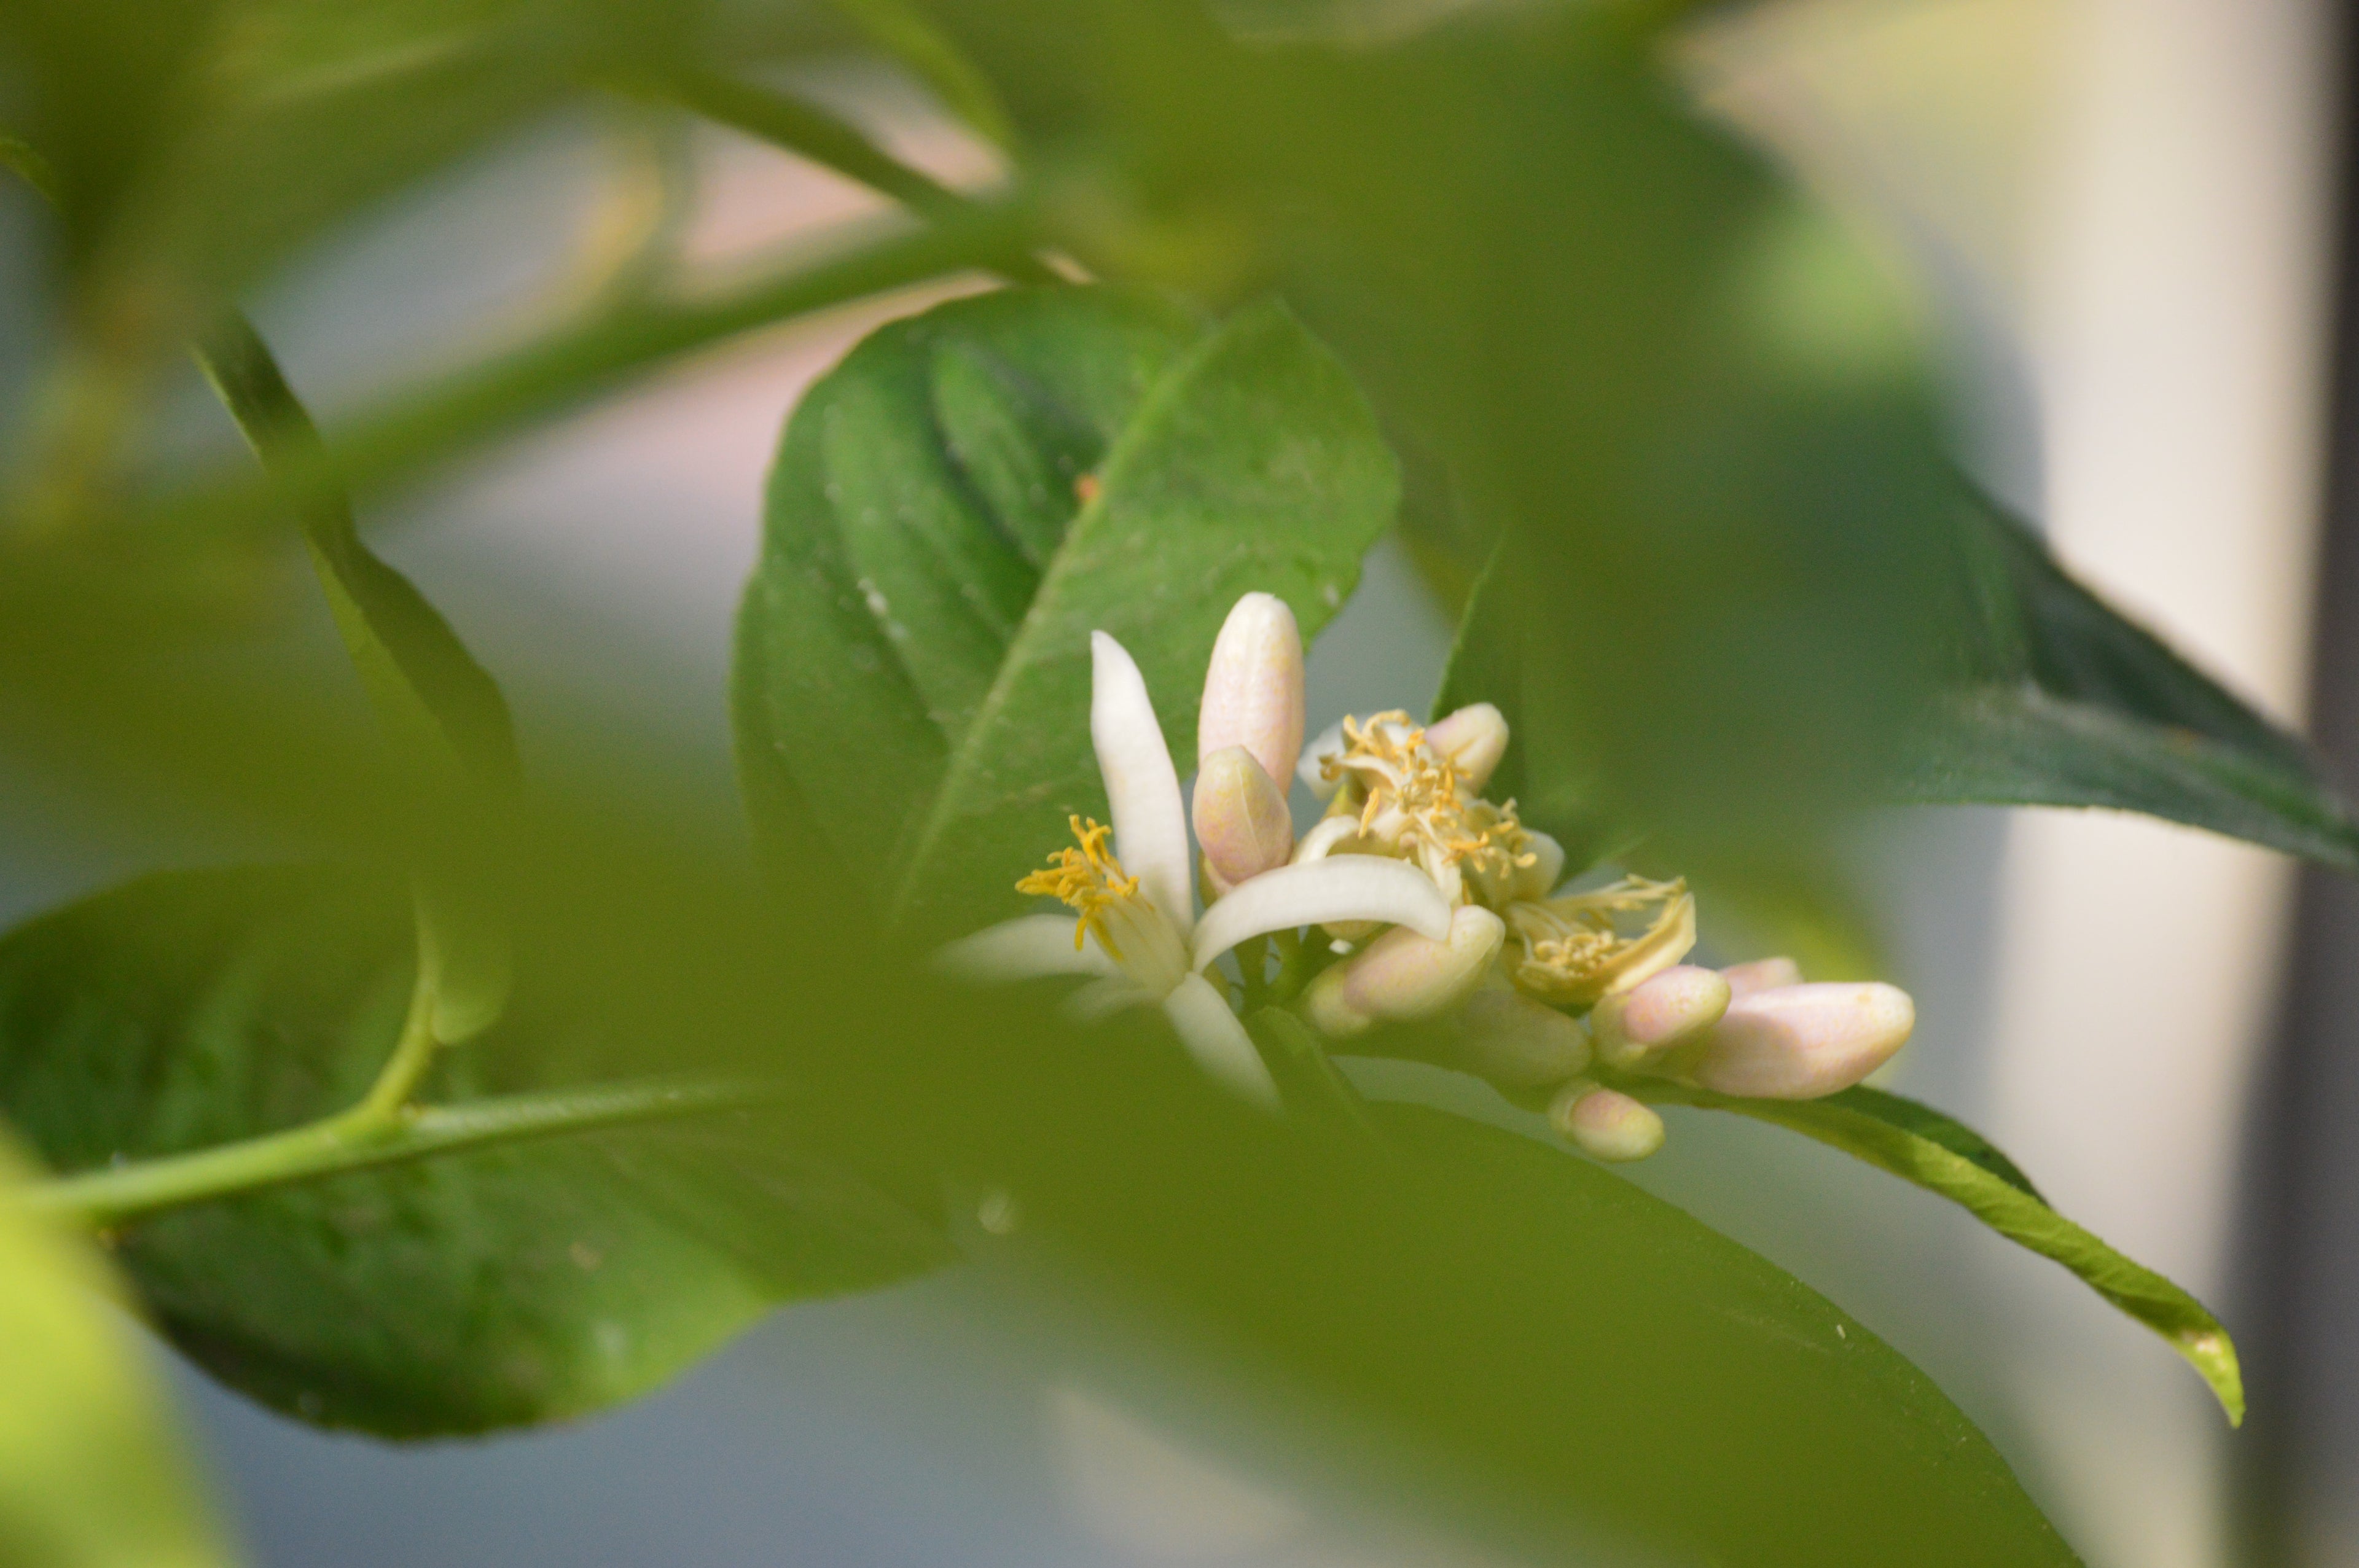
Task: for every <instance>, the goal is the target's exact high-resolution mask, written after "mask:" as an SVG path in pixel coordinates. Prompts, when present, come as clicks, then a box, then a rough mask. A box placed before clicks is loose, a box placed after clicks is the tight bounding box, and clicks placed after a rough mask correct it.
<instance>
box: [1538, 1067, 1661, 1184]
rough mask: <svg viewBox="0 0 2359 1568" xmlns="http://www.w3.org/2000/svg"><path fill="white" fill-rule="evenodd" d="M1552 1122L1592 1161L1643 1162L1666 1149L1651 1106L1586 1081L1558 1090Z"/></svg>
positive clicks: (1658, 1123)
mask: <svg viewBox="0 0 2359 1568" xmlns="http://www.w3.org/2000/svg"><path fill="white" fill-rule="evenodd" d="M1549 1123H1550V1125H1552V1126H1554V1127H1555V1129H1556V1130H1558V1131H1559V1132H1561V1133H1563V1134H1564V1135H1565V1136H1566V1137H1567V1138H1570V1139H1571V1140H1572V1142H1573V1147H1575V1148H1577V1149H1579V1150H1580V1151H1581V1152H1582V1153H1584V1154H1586V1155H1588V1156H1589V1157H1590V1158H1591V1159H1593V1160H1610V1161H1614V1162H1617V1163H1619V1162H1625V1161H1630V1160H1643V1159H1645V1158H1646V1157H1647V1155H1649V1154H1652V1153H1653V1152H1655V1151H1656V1150H1658V1149H1660V1148H1661V1147H1662V1146H1663V1119H1662V1118H1661V1117H1659V1116H1658V1115H1656V1114H1655V1112H1654V1109H1653V1108H1652V1107H1650V1106H1646V1105H1642V1104H1640V1103H1639V1102H1638V1101H1636V1100H1635V1099H1632V1098H1630V1097H1629V1096H1628V1095H1625V1094H1623V1093H1621V1092H1620V1091H1619V1090H1616V1089H1608V1088H1601V1087H1598V1086H1597V1085H1595V1084H1593V1083H1591V1082H1589V1081H1588V1080H1587V1079H1585V1078H1575V1079H1574V1080H1573V1081H1572V1082H1571V1083H1569V1084H1567V1085H1565V1086H1564V1087H1563V1088H1562V1089H1560V1091H1558V1094H1557V1097H1556V1098H1555V1100H1554V1101H1553V1102H1551V1103H1550V1104H1549Z"/></svg>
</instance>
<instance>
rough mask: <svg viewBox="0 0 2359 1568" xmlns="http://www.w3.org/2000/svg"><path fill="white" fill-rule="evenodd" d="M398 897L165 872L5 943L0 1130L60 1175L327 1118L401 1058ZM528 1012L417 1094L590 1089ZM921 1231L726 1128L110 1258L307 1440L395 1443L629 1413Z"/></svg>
mask: <svg viewBox="0 0 2359 1568" xmlns="http://www.w3.org/2000/svg"><path fill="white" fill-rule="evenodd" d="M412 963H413V957H412V948H411V940H410V930H409V921H408V908H407V902H406V900H405V899H404V898H403V897H402V896H401V895H400V893H399V892H398V890H397V889H396V888H394V887H390V886H386V885H383V884H380V883H376V882H371V881H355V880H354V879H353V877H351V876H349V875H347V874H344V873H340V872H332V871H317V870H287V869H280V870H245V871H203V872H182V873H173V874H167V875H162V876H157V877H151V878H148V879H146V880H143V881H137V882H135V883H132V884H130V885H128V886H126V887H125V888H122V889H120V890H117V891H115V892H110V893H105V894H102V895H100V896H98V897H96V898H93V899H91V900H89V901H87V902H85V903H81V904H77V905H74V906H72V907H71V908H70V909H68V910H65V911H63V912H60V913H59V914H51V915H49V916H46V917H44V918H42V919H40V920H37V921H35V922H33V923H32V924H30V925H26V926H24V927H21V928H19V929H18V930H17V931H16V932H15V933H14V934H12V935H9V936H8V937H7V938H5V941H0V1104H5V1108H6V1110H7V1112H8V1114H9V1115H10V1117H11V1118H12V1119H14V1120H15V1121H16V1124H17V1125H18V1126H20V1127H21V1128H22V1129H23V1130H25V1132H26V1133H27V1135H28V1136H29V1137H30V1138H31V1139H32V1140H33V1141H34V1142H35V1144H36V1145H37V1146H38V1148H39V1149H40V1150H41V1152H43V1154H44V1155H45V1156H46V1158H47V1159H48V1161H49V1163H50V1164H51V1165H52V1166H54V1167H56V1168H58V1169H60V1170H63V1171H69V1172H71V1171H75V1170H81V1169H86V1168H92V1167H97V1166H103V1165H105V1164H106V1163H108V1162H111V1161H114V1160H116V1159H118V1158H129V1159H137V1158H140V1157H143V1156H149V1155H158V1154H167V1153H174V1152H181V1151H185V1150H190V1149H198V1148H203V1147H207V1146H211V1145H213V1144H218V1143H223V1142H226V1141H231V1140H234V1139H237V1138H241V1137H245V1136H250V1135H253V1134H255V1133H260V1132H265V1131H270V1130H277V1129H280V1128H285V1127H291V1126H295V1125H299V1124H300V1123H303V1122H306V1121H310V1120H312V1119H317V1118H319V1117H321V1116H325V1115H328V1114H330V1113H332V1112H334V1111H338V1110H341V1109H343V1108H345V1107H347V1106H349V1105H351V1104H352V1103H353V1102H354V1101H355V1100H357V1099H358V1098H360V1096H361V1095H362V1094H363V1092H364V1091H365V1090H366V1088H367V1087H368V1086H369V1083H370V1081H371V1080H372V1078H373V1076H375V1072H376V1069H377V1067H378V1065H379V1064H380V1063H381V1062H382V1060H383V1058H384V1057H385V1055H386V1052H387V1051H388V1050H389V1049H390V1048H391V1046H392V1044H393V1041H394V1038H395V1036H396V1035H397V1033H398V1032H399V1028H400V1022H401V1014H402V1011H403V1009H404V1007H405V1005H406V1003H407V999H408V992H409V983H410V970H411V966H412ZM556 1011H558V1010H549V1009H544V1010H542V1011H538V1012H536V1011H535V1010H534V1009H533V1007H532V1006H531V1005H529V1003H528V1001H527V999H525V998H520V999H519V1006H518V1007H517V1009H516V1010H515V1011H512V1013H511V1015H510V1017H509V1018H508V1019H507V1020H506V1021H505V1022H503V1023H502V1024H501V1025H500V1026H499V1027H498V1028H496V1029H495V1031H494V1032H493V1033H490V1034H489V1035H487V1036H486V1037H485V1038H484V1041H483V1042H482V1045H481V1048H480V1049H478V1050H473V1051H468V1052H463V1053H457V1054H452V1055H451V1056H449V1057H447V1058H446V1059H445V1060H444V1062H443V1064H442V1065H441V1067H440V1073H439V1076H437V1077H436V1078H434V1079H432V1080H429V1090H430V1091H431V1092H430V1093H429V1098H438V1099H439V1098H464V1097H466V1096H469V1095H473V1094H483V1093H490V1092H496V1091H506V1090H516V1089H524V1088H530V1087H545V1086H548V1085H550V1084H555V1083H567V1082H575V1081H581V1080H582V1079H584V1078H585V1077H587V1078H594V1077H595V1076H598V1074H599V1070H600V1067H601V1065H602V1063H603V1056H604V1055H605V1054H607V1053H608V1052H609V1051H610V1050H611V1049H612V1047H611V1046H609V1045H606V1044H602V1043H601V1042H600V1040H599V1032H598V1030H597V1028H596V1027H595V1026H594V1025H592V1024H587V1023H584V1022H581V1021H580V1020H578V1019H573V1020H571V1021H565V1020H560V1018H558V1017H557V1016H555V1012H556ZM939 1255H940V1243H939V1240H938V1238H936V1236H935V1234H934V1232H932V1231H931V1230H930V1229H929V1228H928V1227H926V1226H924V1225H923V1224H921V1223H920V1222H919V1220H917V1219H916V1218H915V1217H913V1216H912V1215H911V1214H910V1213H909V1212H908V1210H907V1209H905V1208H903V1207H902V1206H900V1205H898V1204H897V1203H896V1202H894V1201H892V1200H891V1199H888V1198H887V1197H886V1196H885V1195H882V1194H881V1193H879V1192H877V1191H876V1190H875V1189H874V1188H873V1187H872V1186H870V1185H868V1184H864V1183H863V1182H861V1181H859V1180H857V1179H854V1178H853V1177H851V1176H849V1175H846V1174H844V1173H841V1172H840V1171H831V1170H821V1169H820V1168H818V1167H817V1166H815V1165H813V1164H811V1163H809V1162H803V1161H800V1160H799V1159H797V1158H796V1157H795V1156H794V1155H793V1154H792V1153H791V1152H788V1151H787V1150H785V1149H784V1148H782V1147H777V1146H775V1145H774V1144H773V1143H772V1141H771V1140H770V1139H769V1138H768V1136H767V1134H766V1132H765V1131H764V1130H762V1129H761V1128H759V1127H758V1126H757V1125H754V1124H750V1123H745V1122H742V1121H738V1120H733V1119H731V1117H729V1116H721V1117H715V1118H712V1119H696V1120H693V1121H685V1122H681V1123H679V1124H676V1125H670V1126H666V1127H662V1128H646V1129H634V1130H628V1131H619V1130H618V1131H613V1132H605V1133H599V1134H594V1135H589V1136H584V1137H581V1138H575V1139H568V1140H559V1141H543V1142H536V1143H532V1144H527V1145H517V1146H513V1147H506V1148H498V1149H490V1150H484V1151H482V1152H470V1153H464V1154H458V1155H452V1156H450V1157H446V1158H440V1159H435V1160H429V1161H423V1162H416V1163H412V1164H408V1165H400V1166H389V1167H385V1168H381V1169H377V1170H372V1171H366V1172H359V1173H351V1174H346V1175H339V1176H333V1177H329V1178H325V1179H322V1180H319V1181H314V1182H308V1183H303V1184H296V1185H290V1186H286V1187H281V1188H277V1189H274V1190H270V1191H265V1192H260V1193H256V1194H254V1195H250V1196H245V1197H241V1198H236V1199H232V1200H227V1201H223V1202H219V1203H213V1204H209V1205H202V1206H194V1207H190V1208H185V1209H180V1210H176V1211H173V1212H168V1213H166V1214H162V1215H159V1216H157V1217H152V1218H149V1219H147V1220H144V1221H140V1222H137V1223H134V1224H132V1225H130V1226H128V1227H125V1229H124V1231H123V1232H122V1234H121V1236H120V1238H119V1241H118V1251H117V1256H118V1258H119V1259H120V1260H121V1262H122V1264H123V1266H124V1268H125V1270H126V1271H128V1272H129V1274H130V1276H131V1278H132V1280H133V1281H134V1282H135V1283H136V1285H137V1287H138V1290H139V1292H140V1295H141V1297H142V1299H143V1301H144V1303H145V1304H146V1306H147V1310H148V1311H149V1312H150V1313H152V1314H154V1315H155V1317H156V1319H157V1321H158V1324H159V1325H160V1326H161V1327H162V1328H163V1330H164V1331H165V1332H166V1333H167V1334H168V1335H169V1336H171V1338H172V1339H173V1340H174V1342H175V1343H177V1344H178V1345H179V1346H180V1347H181V1348H182V1349H184V1350H186V1351H187V1352H188V1353H189V1354H190V1356H191V1357H194V1358H195V1359H196V1360H197V1361H198V1362H199V1363H201V1365H203V1366H204V1367H205V1368H208V1369H209V1370H211V1371H212V1372H213V1373H214V1374H215V1375H216V1376H218V1377H220V1378H221V1379H223V1380H224V1381H226V1382H228V1383H230V1384H232V1385H233V1386H234V1387H236V1388H239V1389H241V1390H245V1392H247V1393H250V1394H252V1395H254V1396H255V1398H257V1399H260V1400H264V1401H265V1402H266V1403H268V1404H271V1405H273V1406H275V1407H277V1408H278V1409H280V1410H283V1411H288V1412H289V1413H291V1414H294V1415H298V1416H300V1417H302V1418H303V1419H305V1420H307V1421H312V1422H321V1423H324V1424H328V1425H337V1426H357V1427H362V1428H364V1429H366V1430H368V1431H372V1432H375V1433H384V1434H387V1435H397V1436H423V1435H428V1434H432V1433H464V1432H480V1431H484V1430H487V1429H490V1428H494V1427H501V1426H510V1425H516V1424H521V1423H526V1422H540V1421H549V1420H556V1419H560V1418H563V1417H567V1416H572V1415H579V1414H582V1413H584V1412H587V1411H594V1410H597V1409H600V1408H602V1407H603V1406H605V1405H608V1404H612V1403H614V1402H615V1401H617V1400H625V1399H628V1398H630V1397H632V1396H633V1395H635V1394H638V1393H641V1392H644V1391H645V1390H647V1389H649V1388H652V1387H654V1386H655V1385H656V1384H658V1383H659V1382H661V1381H663V1380H664V1379H668V1378H669V1377H670V1376H671V1375H672V1374H674V1373H675V1372H677V1371H679V1369H681V1368H683V1367H685V1366H687V1365H689V1364H690V1363H691V1362H693V1361H694V1360H696V1359H697V1358H699V1357H701V1356H703V1355H704V1354H706V1353H707V1352H709V1351H710V1350H712V1349H713V1348H714V1347H716V1346H718V1345H720V1344H721V1343H723V1341H725V1340H726V1339H727V1338H728V1337H730V1336H732V1335H734V1334H735V1333H736V1332H737V1331H738V1330H739V1329H741V1328H743V1327H745V1325H747V1324H749V1323H751V1322H752V1321H753V1320H754V1319H755V1318H756V1317H758V1316H759V1315H761V1314H763V1313H764V1312H766V1310H767V1309H768V1308H769V1307H770V1306H772V1305H773V1304H774V1303H777V1302H779V1301H782V1300H785V1299H788V1298H790V1297H797V1296H808V1295H816V1294H824V1293H829V1292H840V1291H845V1290H853V1289H859V1288H864V1287H866V1286H870V1285H874V1284H876V1283H879V1282H881V1281H886V1280H890V1279H894V1278H897V1277H899V1276H901V1275H903V1274H905V1273H908V1272H909V1271H913V1270H916V1269H919V1268H922V1267H925V1266H927V1265H928V1264H929V1263H930V1262H932V1261H934V1260H936V1259H937V1258H938V1256H939Z"/></svg>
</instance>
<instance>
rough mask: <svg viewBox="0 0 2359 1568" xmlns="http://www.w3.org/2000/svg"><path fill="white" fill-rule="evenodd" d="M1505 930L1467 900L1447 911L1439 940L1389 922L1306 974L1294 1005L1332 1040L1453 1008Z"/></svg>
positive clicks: (1477, 981)
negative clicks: (1314, 974)
mask: <svg viewBox="0 0 2359 1568" xmlns="http://www.w3.org/2000/svg"><path fill="white" fill-rule="evenodd" d="M1506 937H1507V927H1506V923H1505V922H1504V921H1502V920H1501V919H1500V918H1499V917H1498V916H1497V915H1495V914H1492V913H1491V912H1490V911H1489V910H1487V909H1484V908H1481V907H1479V906H1478V905H1475V904H1471V903H1470V904H1462V905H1461V906H1460V907H1459V908H1457V909H1455V910H1452V911H1451V915H1450V935H1449V937H1448V938H1447V939H1446V940H1443V941H1440V942H1436V941H1434V940H1433V939H1432V938H1431V937H1429V936H1420V935H1418V934H1417V933H1416V932H1414V931H1411V930H1410V929H1409V928H1408V926H1406V925H1397V926H1395V927H1394V928H1393V929H1392V930H1390V931H1387V932H1386V933H1385V934H1384V935H1382V936H1379V937H1377V938H1376V939H1375V941H1374V942H1371V943H1370V944H1368V946H1367V950H1366V951H1365V952H1363V953H1360V954H1357V955H1355V956H1353V957H1350V958H1346V959H1345V960H1343V962H1342V963H1340V964H1338V965H1336V966H1335V967H1334V968H1332V969H1329V970H1328V971H1326V973H1324V974H1322V975H1321V976H1320V977H1319V978H1318V979H1315V980H1313V981H1311V982H1310V989H1308V990H1306V991H1304V992H1303V995H1302V1011H1303V1012H1304V1014H1305V1015H1306V1016H1307V1017H1309V1019H1310V1022H1312V1023H1314V1024H1316V1025H1317V1026H1318V1027H1319V1028H1320V1029H1321V1031H1323V1032H1324V1033H1328V1034H1331V1035H1333V1036H1334V1037H1335V1038H1337V1039H1339V1040H1340V1039H1348V1038H1350V1037H1351V1036H1352V1035H1354V1034H1364V1033H1367V1032H1368V1031H1369V1030H1370V1029H1372V1028H1374V1027H1375V1025H1376V1024H1377V1023H1379V1022H1410V1021H1413V1020H1416V1019H1419V1018H1430V1017H1432V1016H1433V1015H1434V1014H1435V1013H1438V1012H1442V1011H1447V1010H1449V1009H1450V1008H1452V1007H1455V1006H1456V1005H1457V1004H1458V1003H1459V1002H1460V1001H1461V1000H1463V999H1464V998H1465V996H1466V994H1467V993H1468V992H1469V991H1472V990H1473V989H1474V988H1475V987H1476V986H1477V985H1479V984H1481V983H1482V980H1483V975H1484V971H1485V970H1486V969H1488V968H1490V966H1491V961H1492V960H1493V959H1494V958H1496V957H1498V956H1499V946H1500V944H1502V943H1503V942H1505V941H1506Z"/></svg>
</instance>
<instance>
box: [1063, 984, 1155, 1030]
mask: <svg viewBox="0 0 2359 1568" xmlns="http://www.w3.org/2000/svg"><path fill="white" fill-rule="evenodd" d="M1153 1000H1155V998H1154V996H1153V995H1152V994H1150V993H1149V992H1148V990H1147V988H1146V987H1145V986H1143V985H1140V984H1139V983H1138V982H1137V981H1136V980H1134V979H1131V978H1130V977H1129V976H1128V975H1106V976H1103V977H1102V978H1100V979H1094V980H1092V981H1091V982H1090V983H1089V984H1088V985H1085V986H1083V987H1082V989H1079V990H1077V991H1075V992H1074V993H1073V994H1072V995H1071V996H1069V997H1067V998H1066V999H1065V1000H1063V1001H1060V1002H1059V1003H1058V1004H1057V1006H1058V1008H1059V1010H1060V1011H1062V1012H1063V1013H1064V1015H1065V1016H1066V1017H1068V1018H1070V1019H1071V1020H1072V1021H1073V1022H1076V1023H1095V1022H1097V1021H1098V1020H1100V1019H1102V1018H1106V1017H1110V1016H1112V1015H1113V1014H1114V1013H1117V1012H1120V1011H1122V1010H1123V1009H1124V1008H1125V1007H1144V1006H1146V1005H1147V1003H1148V1002H1151V1001H1153Z"/></svg>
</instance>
